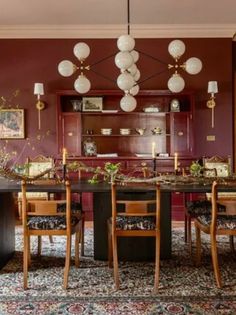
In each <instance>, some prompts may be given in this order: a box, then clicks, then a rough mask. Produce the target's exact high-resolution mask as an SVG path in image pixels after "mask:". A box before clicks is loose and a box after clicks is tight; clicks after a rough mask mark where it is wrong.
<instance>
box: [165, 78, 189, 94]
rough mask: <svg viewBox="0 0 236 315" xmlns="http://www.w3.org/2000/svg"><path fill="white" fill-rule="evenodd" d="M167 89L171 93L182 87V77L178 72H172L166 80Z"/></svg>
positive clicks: (183, 84) (180, 89)
mask: <svg viewBox="0 0 236 315" xmlns="http://www.w3.org/2000/svg"><path fill="white" fill-rule="evenodd" d="M167 85H168V89H169V90H170V91H171V92H173V93H179V92H181V91H182V90H183V89H184V86H185V82H184V79H183V78H182V77H181V76H180V75H179V74H173V75H172V77H171V78H170V79H169V80H168V83H167Z"/></svg>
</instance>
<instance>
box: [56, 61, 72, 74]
mask: <svg viewBox="0 0 236 315" xmlns="http://www.w3.org/2000/svg"><path fill="white" fill-rule="evenodd" d="M75 70H76V66H75V65H74V64H73V63H72V62H71V61H70V60H63V61H61V62H60V63H59V65H58V72H59V73H60V75H62V76H63V77H69V76H71V75H72V74H73V73H74V72H75Z"/></svg>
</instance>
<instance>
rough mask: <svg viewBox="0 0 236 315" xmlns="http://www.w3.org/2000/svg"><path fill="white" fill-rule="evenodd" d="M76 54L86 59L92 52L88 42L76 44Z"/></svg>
mask: <svg viewBox="0 0 236 315" xmlns="http://www.w3.org/2000/svg"><path fill="white" fill-rule="evenodd" d="M73 52H74V55H75V56H76V57H77V58H78V59H79V60H80V61H83V60H85V59H86V58H87V57H88V56H89V54H90V48H89V46H88V45H87V44H86V43H83V42H81V43H78V44H76V45H75V46H74V50H73Z"/></svg>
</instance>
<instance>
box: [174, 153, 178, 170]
mask: <svg viewBox="0 0 236 315" xmlns="http://www.w3.org/2000/svg"><path fill="white" fill-rule="evenodd" d="M177 170H178V153H176V152H175V171H177Z"/></svg>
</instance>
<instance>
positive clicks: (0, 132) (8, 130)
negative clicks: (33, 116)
mask: <svg viewBox="0 0 236 315" xmlns="http://www.w3.org/2000/svg"><path fill="white" fill-rule="evenodd" d="M24 138H25V117H24V109H0V139H24Z"/></svg>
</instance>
